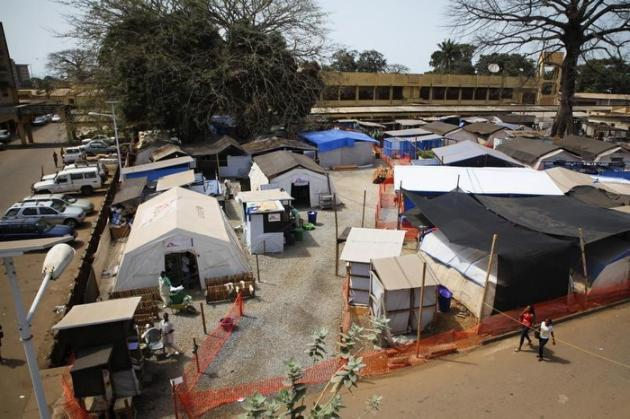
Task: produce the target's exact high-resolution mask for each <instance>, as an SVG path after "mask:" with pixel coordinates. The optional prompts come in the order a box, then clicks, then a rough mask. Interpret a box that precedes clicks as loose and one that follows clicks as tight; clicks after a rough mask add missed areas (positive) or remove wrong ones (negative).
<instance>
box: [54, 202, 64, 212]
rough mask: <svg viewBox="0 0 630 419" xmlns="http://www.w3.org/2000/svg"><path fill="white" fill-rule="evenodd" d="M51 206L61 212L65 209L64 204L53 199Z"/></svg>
mask: <svg viewBox="0 0 630 419" xmlns="http://www.w3.org/2000/svg"><path fill="white" fill-rule="evenodd" d="M51 207H52V208H54V209H56V210H57V211H59V212H63V210H65V209H66V206H65V205H64V204H63V202H59V201H53V203H52V205H51Z"/></svg>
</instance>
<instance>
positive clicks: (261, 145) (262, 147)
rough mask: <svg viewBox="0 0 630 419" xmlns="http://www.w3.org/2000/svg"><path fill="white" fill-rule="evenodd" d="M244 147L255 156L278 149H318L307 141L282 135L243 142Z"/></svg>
mask: <svg viewBox="0 0 630 419" xmlns="http://www.w3.org/2000/svg"><path fill="white" fill-rule="evenodd" d="M243 148H244V149H245V150H246V151H247V152H248V153H249V154H251V155H253V156H255V155H257V154H264V153H269V152H272V151H276V150H300V151H317V148H316V147H313V146H312V145H310V144H306V143H305V142H302V141H297V140H289V139H288V138H281V137H268V138H257V139H255V140H254V141H250V142H248V143H246V144H243Z"/></svg>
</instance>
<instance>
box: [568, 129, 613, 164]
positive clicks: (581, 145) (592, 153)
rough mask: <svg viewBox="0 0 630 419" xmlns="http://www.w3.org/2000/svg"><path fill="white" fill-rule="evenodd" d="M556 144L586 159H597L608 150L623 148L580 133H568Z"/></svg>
mask: <svg viewBox="0 0 630 419" xmlns="http://www.w3.org/2000/svg"><path fill="white" fill-rule="evenodd" d="M556 144H557V145H559V146H560V147H562V148H564V149H565V150H567V151H570V152H571V153H573V154H577V155H578V156H580V157H582V158H583V159H585V160H595V159H596V158H597V156H599V155H600V154H602V153H604V152H606V151H609V150H612V149H615V148H621V147H619V146H618V145H617V144H614V143H605V142H603V141H600V140H595V139H593V138H588V137H580V136H578V135H567V136H566V137H564V138H561V139H559V140H557V141H556Z"/></svg>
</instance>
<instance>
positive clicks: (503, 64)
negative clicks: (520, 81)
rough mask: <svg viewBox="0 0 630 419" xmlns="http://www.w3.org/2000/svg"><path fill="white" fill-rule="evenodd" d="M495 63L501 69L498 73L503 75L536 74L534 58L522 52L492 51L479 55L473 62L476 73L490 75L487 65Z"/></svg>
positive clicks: (530, 75)
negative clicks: (474, 62)
mask: <svg viewBox="0 0 630 419" xmlns="http://www.w3.org/2000/svg"><path fill="white" fill-rule="evenodd" d="M490 64H497V65H498V66H499V68H500V69H501V70H500V72H499V73H498V74H499V75H503V76H523V77H534V76H535V75H536V64H535V63H534V60H532V59H531V58H528V57H527V56H525V55H523V54H505V53H497V52H495V53H492V54H488V55H481V56H479V60H478V61H477V63H476V64H475V70H476V73H477V74H483V75H492V74H494V73H491V72H490V70H488V66H489V65H490Z"/></svg>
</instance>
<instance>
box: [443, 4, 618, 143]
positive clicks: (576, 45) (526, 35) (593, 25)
mask: <svg viewBox="0 0 630 419" xmlns="http://www.w3.org/2000/svg"><path fill="white" fill-rule="evenodd" d="M450 4H451V5H450V10H449V13H450V15H451V16H452V25H453V27H455V28H457V29H459V30H460V31H463V32H465V33H467V34H472V33H474V34H475V37H474V39H475V43H476V44H477V45H479V46H480V47H481V48H482V49H490V50H495V51H497V50H505V49H507V50H509V51H513V50H516V49H518V48H521V47H528V48H530V49H531V50H532V51H531V53H540V52H543V51H563V52H564V61H563V63H562V67H561V78H560V107H559V109H558V112H557V114H556V117H555V119H554V123H553V126H552V129H551V134H552V135H553V136H563V135H565V134H572V133H574V132H575V127H574V124H573V98H574V95H575V83H576V78H577V64H578V60H579V59H580V58H585V57H588V56H589V55H590V54H597V53H611V54H617V55H620V53H621V50H622V49H623V48H624V47H625V46H626V44H627V43H628V42H630V38H629V37H628V31H629V30H630V2H628V1H620V0H609V1H606V0H451V3H450Z"/></svg>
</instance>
